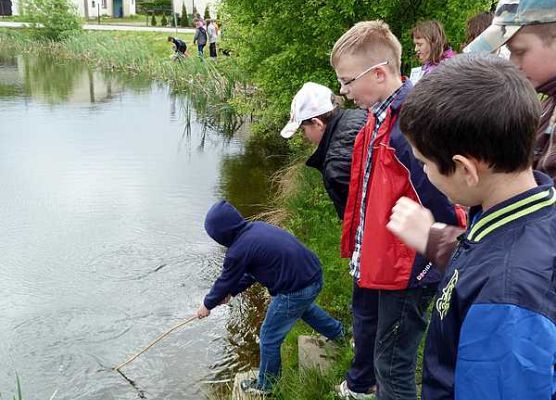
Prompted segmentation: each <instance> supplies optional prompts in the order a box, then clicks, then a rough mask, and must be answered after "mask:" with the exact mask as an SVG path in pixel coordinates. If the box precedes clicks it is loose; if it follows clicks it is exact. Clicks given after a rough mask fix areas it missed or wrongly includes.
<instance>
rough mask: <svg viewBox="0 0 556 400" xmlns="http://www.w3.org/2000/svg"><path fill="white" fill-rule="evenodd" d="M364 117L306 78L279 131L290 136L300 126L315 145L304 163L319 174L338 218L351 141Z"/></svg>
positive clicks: (344, 198) (346, 183) (341, 211)
mask: <svg viewBox="0 0 556 400" xmlns="http://www.w3.org/2000/svg"><path fill="white" fill-rule="evenodd" d="M366 120H367V112H366V111H365V110H361V109H357V110H343V109H341V108H340V101H339V100H338V98H337V97H336V96H334V94H333V93H332V91H331V90H330V89H329V88H327V87H326V86H323V85H319V84H318V83H313V82H307V83H305V84H304V85H303V87H302V88H301V89H300V90H299V92H297V94H296V95H295V96H294V98H293V100H292V104H291V117H290V121H289V122H288V124H286V126H285V127H284V129H282V131H281V132H280V134H281V135H282V137H284V138H290V137H292V136H293V134H294V133H295V132H296V131H297V130H298V129H299V128H301V129H302V130H303V132H304V134H305V137H306V138H307V140H308V141H309V142H311V143H313V144H316V145H317V149H316V150H315V152H314V153H313V155H312V156H311V157H309V159H308V160H307V162H306V165H307V166H308V167H313V168H316V169H317V170H319V172H320V173H321V174H322V178H323V182H324V187H325V189H326V192H327V193H328V195H329V196H330V199H331V200H332V202H333V203H334V207H335V208H336V212H337V213H338V217H339V218H340V219H342V218H343V215H344V209H345V206H346V201H347V196H348V188H349V177H350V168H351V153H352V150H353V142H354V140H355V136H357V133H358V132H359V131H360V130H361V128H362V127H363V126H364V125H365V122H366Z"/></svg>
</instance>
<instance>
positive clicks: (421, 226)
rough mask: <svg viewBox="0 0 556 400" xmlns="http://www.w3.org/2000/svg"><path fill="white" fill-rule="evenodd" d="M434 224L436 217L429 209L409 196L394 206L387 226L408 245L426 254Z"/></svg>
mask: <svg viewBox="0 0 556 400" xmlns="http://www.w3.org/2000/svg"><path fill="white" fill-rule="evenodd" d="M432 224H434V217H433V216H432V213H431V212H430V211H429V210H427V209H426V208H425V207H423V206H422V205H420V204H419V203H416V202H414V201H413V200H411V199H408V198H407V197H402V198H400V199H399V200H398V201H397V202H396V205H395V206H394V207H393V208H392V215H391V216H390V222H388V224H387V225H386V228H388V230H389V231H390V232H392V233H393V234H394V235H396V236H397V237H398V238H399V239H400V240H401V241H402V242H404V243H405V244H406V245H407V246H409V247H411V248H412V249H414V250H416V251H417V252H419V253H421V254H425V250H426V248H427V242H428V239H429V232H430V229H431V226H432Z"/></svg>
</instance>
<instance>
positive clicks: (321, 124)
mask: <svg viewBox="0 0 556 400" xmlns="http://www.w3.org/2000/svg"><path fill="white" fill-rule="evenodd" d="M311 123H312V124H314V125H316V126H317V127H318V128H319V129H324V128H325V127H326V125H324V122H322V121H321V120H320V119H319V118H311Z"/></svg>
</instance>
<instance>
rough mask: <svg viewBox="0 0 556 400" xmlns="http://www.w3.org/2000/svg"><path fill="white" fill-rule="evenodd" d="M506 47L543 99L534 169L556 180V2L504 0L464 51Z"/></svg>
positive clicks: (544, 0)
mask: <svg viewBox="0 0 556 400" xmlns="http://www.w3.org/2000/svg"><path fill="white" fill-rule="evenodd" d="M504 44H506V45H507V46H508V48H509V50H510V52H511V56H510V60H511V61H512V62H513V63H514V64H516V65H517V66H518V67H519V69H520V70H521V71H522V72H523V73H524V74H525V76H527V78H528V79H529V80H530V81H531V83H532V84H533V86H534V87H535V89H536V90H537V92H538V93H540V94H542V95H543V96H544V100H543V112H542V114H541V122H540V127H539V130H538V131H537V138H536V146H535V159H534V164H533V166H534V168H535V169H537V170H540V171H543V172H545V173H547V174H549V175H550V176H552V178H553V179H554V180H555V181H556V133H555V131H556V112H555V106H556V0H501V1H500V2H499V3H498V6H497V7H496V11H495V15H494V19H493V21H492V25H491V26H490V27H488V28H487V29H486V30H485V31H484V32H483V33H482V34H481V35H480V36H479V37H477V38H476V39H475V40H474V41H473V42H471V43H470V44H469V45H468V46H467V47H466V48H465V49H464V52H478V51H487V52H493V51H496V50H497V49H498V48H499V47H500V46H502V45H504Z"/></svg>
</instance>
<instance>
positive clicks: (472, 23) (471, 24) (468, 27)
mask: <svg viewBox="0 0 556 400" xmlns="http://www.w3.org/2000/svg"><path fill="white" fill-rule="evenodd" d="M493 18H494V13H491V12H480V13H478V14H477V15H474V16H473V17H471V18H469V19H468V20H467V23H466V24H465V41H464V42H463V43H462V44H461V48H462V50H463V49H464V48H465V46H467V45H468V44H469V43H471V42H472V41H473V40H475V38H476V37H477V36H479V35H480V34H481V33H483V31H484V30H485V29H486V28H488V27H489V26H490V24H491V23H492V19H493Z"/></svg>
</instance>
